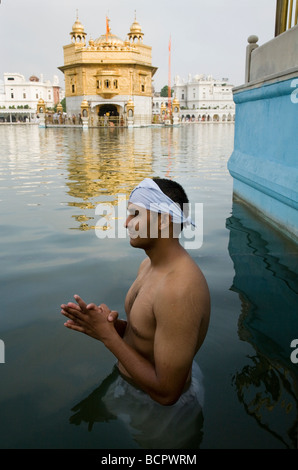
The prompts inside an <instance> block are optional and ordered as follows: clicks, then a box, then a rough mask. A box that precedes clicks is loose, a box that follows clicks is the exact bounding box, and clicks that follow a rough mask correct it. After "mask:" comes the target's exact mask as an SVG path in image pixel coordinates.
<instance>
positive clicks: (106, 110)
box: [98, 104, 119, 117]
mask: <svg viewBox="0 0 298 470" xmlns="http://www.w3.org/2000/svg"><path fill="white" fill-rule="evenodd" d="M105 115H107V116H110V117H112V116H114V117H118V116H119V113H118V110H117V106H115V105H114V104H102V105H101V106H99V111H98V116H105Z"/></svg>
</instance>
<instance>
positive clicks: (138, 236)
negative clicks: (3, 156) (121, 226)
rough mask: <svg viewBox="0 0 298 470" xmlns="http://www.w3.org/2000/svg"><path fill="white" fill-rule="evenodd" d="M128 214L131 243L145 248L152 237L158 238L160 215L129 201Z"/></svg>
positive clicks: (126, 224)
mask: <svg viewBox="0 0 298 470" xmlns="http://www.w3.org/2000/svg"><path fill="white" fill-rule="evenodd" d="M127 212H128V216H127V218H126V222H125V227H126V228H127V230H128V234H129V237H130V244H131V245H132V246H136V247H140V248H143V247H144V248H145V247H146V246H148V245H149V244H150V242H151V241H152V239H154V238H158V216H157V214H156V213H154V212H150V211H149V210H147V209H145V207H141V206H138V205H136V204H132V203H128V208H127Z"/></svg>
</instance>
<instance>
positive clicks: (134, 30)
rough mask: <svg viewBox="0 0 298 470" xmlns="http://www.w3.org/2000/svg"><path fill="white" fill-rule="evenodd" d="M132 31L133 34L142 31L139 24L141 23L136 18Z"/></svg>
mask: <svg viewBox="0 0 298 470" xmlns="http://www.w3.org/2000/svg"><path fill="white" fill-rule="evenodd" d="M130 32H131V33H132V34H138V33H141V32H142V28H141V26H140V25H139V23H138V22H137V20H134V22H133V24H132V25H131V27H130Z"/></svg>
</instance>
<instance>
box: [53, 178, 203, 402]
mask: <svg viewBox="0 0 298 470" xmlns="http://www.w3.org/2000/svg"><path fill="white" fill-rule="evenodd" d="M142 184H144V187H143V186H142ZM151 194H152V196H151ZM132 195H133V197H132ZM159 198H160V199H159ZM168 198H170V199H168ZM157 200H160V201H162V202H165V201H170V202H171V203H173V201H174V202H175V203H176V204H175V206H176V207H177V204H179V206H180V207H181V209H182V208H183V207H184V206H183V205H185V204H187V203H188V199H187V196H186V194H185V192H184V190H183V188H182V187H181V186H180V185H178V184H177V183H176V182H173V181H170V180H165V179H155V180H150V179H148V178H146V179H145V180H144V181H143V182H142V183H141V184H140V185H139V186H137V188H135V190H134V191H133V192H132V193H131V197H130V200H129V203H128V217H127V220H126V228H127V229H128V233H129V236H130V244H131V246H133V247H135V248H142V249H143V250H144V251H145V253H146V255H147V257H146V259H145V260H144V261H143V262H142V263H141V265H140V268H139V272H138V274H137V278H136V280H135V281H134V283H133V284H132V286H131V287H130V289H129V291H128V293H127V296H126V299H125V312H126V316H127V321H124V320H120V319H118V313H117V312H115V311H112V310H110V309H109V308H108V307H107V306H106V305H105V304H101V305H99V306H97V305H95V304H93V303H91V304H88V305H87V304H86V303H85V302H84V301H83V300H82V299H81V298H80V297H79V296H78V295H75V296H74V298H75V300H76V302H77V303H72V302H69V303H68V304H62V305H61V309H62V310H61V313H62V314H63V315H65V316H66V317H68V320H67V321H66V323H65V326H66V327H67V328H70V329H72V330H75V331H79V332H82V333H85V334H87V335H89V336H91V337H93V338H95V339H97V340H99V341H101V342H103V344H104V345H105V346H106V347H107V348H108V349H109V350H110V351H111V352H112V353H113V354H114V356H115V357H116V358H117V359H118V368H119V371H120V373H121V375H122V376H124V377H125V378H126V379H127V380H128V381H129V382H131V383H133V384H134V385H135V386H137V387H138V388H140V389H141V390H143V391H144V392H146V393H147V394H148V395H149V396H150V397H151V398H152V399H153V400H155V401H156V402H158V403H160V404H162V405H172V404H174V403H176V402H177V400H178V399H179V398H180V396H181V395H182V394H183V393H184V391H186V390H187V388H188V387H189V385H190V382H191V371H192V363H193V359H194V356H195V355H196V353H197V352H198V350H199V349H200V347H201V345H202V343H203V341H204V339H205V336H206V333H207V329H208V325H209V316H210V297H209V290H208V286H207V283H206V280H205V278H204V275H203V274H202V272H201V270H200V268H199V267H198V265H197V264H196V263H195V262H194V260H193V259H192V258H191V257H190V255H189V254H188V253H187V252H186V250H185V249H184V248H183V247H182V246H181V244H180V242H179V238H178V237H177V230H176V229H177V227H179V231H180V230H181V228H182V226H183V223H184V222H185V220H187V218H186V216H185V214H183V212H181V210H180V207H179V209H178V211H179V212H180V217H181V218H180V223H179V224H178V222H177V215H175V214H174V215H173V212H171V211H168V213H167V212H163V211H160V210H157V209H156V208H155V206H154V201H155V202H156V201H157ZM138 201H140V202H139V203H138ZM149 203H150V210H149V209H148V208H146V207H149V206H148V204H149ZM151 203H153V205H152V204H151ZM172 206H173V204H172ZM152 208H153V209H152ZM181 221H182V223H181ZM153 226H154V227H155V228H157V233H156V236H153V237H152V235H151V234H152V231H150V228H151V229H152V227H153Z"/></svg>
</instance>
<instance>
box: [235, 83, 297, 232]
mask: <svg viewBox="0 0 298 470" xmlns="http://www.w3.org/2000/svg"><path fill="white" fill-rule="evenodd" d="M297 91H298V80H297V78H291V79H290V80H285V81H281V82H275V83H270V84H268V83H267V84H264V85H262V86H259V87H257V88H253V89H246V90H243V91H240V92H237V93H235V94H234V101H235V103H236V118H235V140H234V151H233V153H232V155H231V157H230V159H229V162H228V169H229V171H230V173H231V175H232V176H233V178H234V192H235V194H236V195H238V196H239V197H240V198H242V199H244V200H245V201H247V202H248V203H249V204H251V205H253V206H255V207H256V208H257V210H258V211H259V212H261V213H262V214H263V215H264V217H265V218H267V219H268V220H269V221H271V222H272V223H274V225H276V226H278V227H279V228H280V229H281V230H283V231H284V232H285V233H286V234H287V235H289V236H290V237H291V238H293V239H294V240H295V239H297V241H298V99H297V94H296V92H297Z"/></svg>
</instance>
